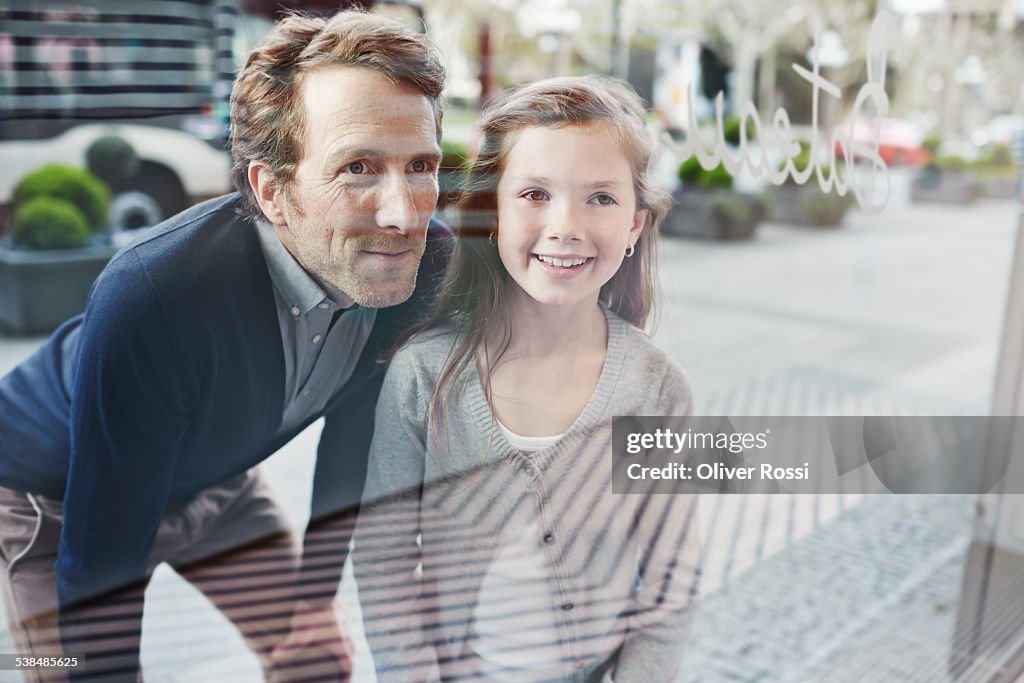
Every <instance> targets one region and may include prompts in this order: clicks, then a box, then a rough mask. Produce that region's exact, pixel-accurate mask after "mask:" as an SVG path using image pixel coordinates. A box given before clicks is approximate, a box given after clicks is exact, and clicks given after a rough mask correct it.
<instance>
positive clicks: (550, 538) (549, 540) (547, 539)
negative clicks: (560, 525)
mask: <svg viewBox="0 0 1024 683" xmlns="http://www.w3.org/2000/svg"><path fill="white" fill-rule="evenodd" d="M544 542H545V543H547V544H548V545H551V544H552V543H554V542H555V535H554V534H544Z"/></svg>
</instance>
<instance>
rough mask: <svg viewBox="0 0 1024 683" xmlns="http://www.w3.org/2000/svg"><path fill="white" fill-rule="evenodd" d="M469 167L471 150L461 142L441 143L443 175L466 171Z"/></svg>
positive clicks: (445, 141) (441, 169) (443, 141)
mask: <svg viewBox="0 0 1024 683" xmlns="http://www.w3.org/2000/svg"><path fill="white" fill-rule="evenodd" d="M468 165H469V148H468V147H466V145H464V144H462V143H461V142H452V141H451V140H442V141H441V168H440V171H441V173H458V172H461V171H465V170H466V167H467V166H468Z"/></svg>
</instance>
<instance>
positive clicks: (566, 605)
mask: <svg viewBox="0 0 1024 683" xmlns="http://www.w3.org/2000/svg"><path fill="white" fill-rule="evenodd" d="M575 606H576V605H574V604H572V603H571V602H563V603H562V609H564V610H565V611H566V612H568V611H569V610H571V609H572V608H573V607H575Z"/></svg>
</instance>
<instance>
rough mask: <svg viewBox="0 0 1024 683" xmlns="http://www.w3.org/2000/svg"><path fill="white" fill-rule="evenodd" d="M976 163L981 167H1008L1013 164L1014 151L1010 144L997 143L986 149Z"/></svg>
mask: <svg viewBox="0 0 1024 683" xmlns="http://www.w3.org/2000/svg"><path fill="white" fill-rule="evenodd" d="M974 164H975V165H976V166H978V167H980V168H1007V167H1010V166H1013V153H1012V152H1011V151H1010V146H1009V145H995V146H994V147H990V148H989V149H987V150H985V153H984V154H982V155H981V156H980V157H978V159H977V161H975V162H974Z"/></svg>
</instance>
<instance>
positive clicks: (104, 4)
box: [0, 0, 237, 120]
mask: <svg viewBox="0 0 1024 683" xmlns="http://www.w3.org/2000/svg"><path fill="white" fill-rule="evenodd" d="M236 16H237V11H236V9H235V5H234V4H233V3H232V2H224V1H221V2H212V1H210V0H133V1H126V0H78V1H72V2H58V1H56V0H40V1H37V2H33V3H31V4H28V5H26V4H23V3H16V2H14V1H13V0H0V120H3V119H23V118H40V119H52V118H129V117H136V116H149V115H155V114H170V113H194V112H199V111H201V110H203V109H204V107H207V106H209V105H211V104H214V100H215V98H219V99H224V98H226V93H227V91H228V90H229V88H227V87H219V88H218V87H217V85H218V83H220V84H229V83H230V82H231V80H232V78H233V75H234V74H233V71H234V63H233V59H232V51H231V43H232V39H233V36H234V28H233V27H234V22H235V18H236Z"/></svg>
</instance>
